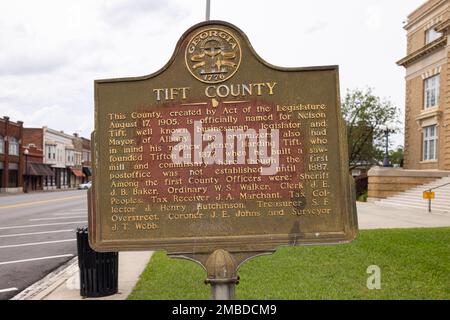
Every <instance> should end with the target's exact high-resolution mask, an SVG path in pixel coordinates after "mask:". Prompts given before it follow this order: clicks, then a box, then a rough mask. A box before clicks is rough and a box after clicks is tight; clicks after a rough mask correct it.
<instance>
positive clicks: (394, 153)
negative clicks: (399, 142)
mask: <svg viewBox="0 0 450 320" xmlns="http://www.w3.org/2000/svg"><path fill="white" fill-rule="evenodd" d="M389 158H390V159H391V163H392V165H394V166H395V165H398V166H402V164H403V146H397V149H395V150H391V151H390V152H389Z"/></svg>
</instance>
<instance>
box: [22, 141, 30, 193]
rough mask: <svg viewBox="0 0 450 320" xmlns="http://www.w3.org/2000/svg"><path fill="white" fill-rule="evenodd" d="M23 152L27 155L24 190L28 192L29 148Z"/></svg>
mask: <svg viewBox="0 0 450 320" xmlns="http://www.w3.org/2000/svg"><path fill="white" fill-rule="evenodd" d="M23 154H24V155H25V177H26V179H25V188H24V189H23V192H25V193H27V192H28V179H29V177H28V149H25V150H24V151H23Z"/></svg>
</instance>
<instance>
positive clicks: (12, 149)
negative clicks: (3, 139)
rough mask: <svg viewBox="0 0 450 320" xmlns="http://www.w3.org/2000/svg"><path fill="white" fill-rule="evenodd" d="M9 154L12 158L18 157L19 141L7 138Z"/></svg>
mask: <svg viewBox="0 0 450 320" xmlns="http://www.w3.org/2000/svg"><path fill="white" fill-rule="evenodd" d="M8 141H9V154H10V155H12V156H18V155H19V140H17V138H14V137H10V138H9V140H8Z"/></svg>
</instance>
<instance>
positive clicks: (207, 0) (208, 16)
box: [205, 0, 211, 21]
mask: <svg viewBox="0 0 450 320" xmlns="http://www.w3.org/2000/svg"><path fill="white" fill-rule="evenodd" d="M210 16H211V0H206V17H205V20H206V21H209V20H210Z"/></svg>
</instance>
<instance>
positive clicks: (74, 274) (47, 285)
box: [11, 251, 153, 300]
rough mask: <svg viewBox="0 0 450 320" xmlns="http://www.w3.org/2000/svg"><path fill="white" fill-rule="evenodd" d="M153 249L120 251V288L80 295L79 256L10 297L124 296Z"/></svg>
mask: <svg viewBox="0 0 450 320" xmlns="http://www.w3.org/2000/svg"><path fill="white" fill-rule="evenodd" d="M152 254H153V251H137V252H134V251H133V252H120V253H119V279H118V280H119V292H118V293H117V294H115V295H112V296H106V297H101V298H82V297H81V296H80V275H79V269H78V258H77V257H75V258H73V259H72V260H70V261H69V262H67V263H66V264H64V265H62V266H61V267H59V268H58V269H57V270H55V271H54V272H52V273H50V274H49V275H47V276H46V277H44V278H43V279H42V280H40V281H38V282H36V283H35V284H33V285H32V286H30V287H28V288H27V289H25V290H24V291H22V292H21V293H19V294H18V295H16V296H15V297H14V298H12V299H11V300H125V299H126V298H127V297H128V295H129V294H130V293H131V291H132V290H133V288H134V286H135V285H136V282H137V280H138V279H139V276H140V274H141V273H142V271H144V269H145V267H146V266H147V263H148V262H149V260H150V258H151V256H152Z"/></svg>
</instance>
